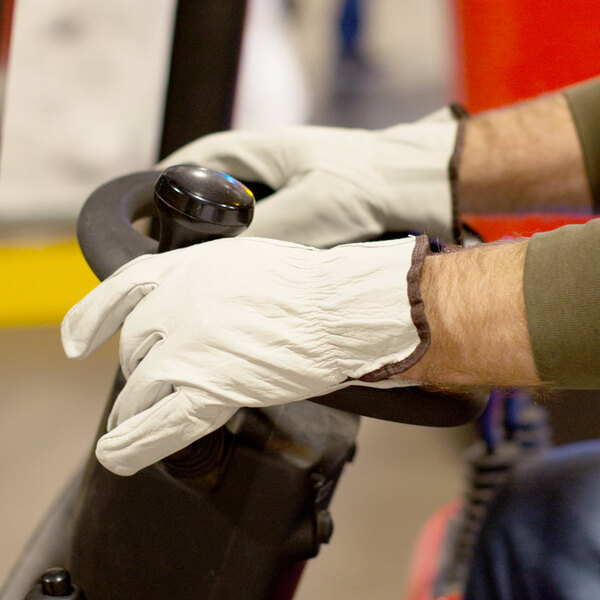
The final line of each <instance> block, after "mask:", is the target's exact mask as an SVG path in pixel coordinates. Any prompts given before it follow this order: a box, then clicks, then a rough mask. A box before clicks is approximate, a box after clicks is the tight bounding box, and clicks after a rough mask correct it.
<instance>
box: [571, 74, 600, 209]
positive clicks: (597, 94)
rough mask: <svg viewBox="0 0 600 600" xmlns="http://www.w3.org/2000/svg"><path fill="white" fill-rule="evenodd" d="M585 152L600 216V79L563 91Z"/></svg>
mask: <svg viewBox="0 0 600 600" xmlns="http://www.w3.org/2000/svg"><path fill="white" fill-rule="evenodd" d="M564 95H565V98H566V99H567V103H568V105H569V109H570V111H571V114H572V115H573V121H574V122H575V128H576V130H577V135H578V137H579V141H580V143H581V149H582V151H583V161H584V164H585V171H586V175H587V179H588V182H589V184H590V192H591V194H592V199H593V202H594V212H595V213H600V78H595V79H590V80H589V81H585V82H583V83H579V84H577V85H574V86H572V87H569V88H566V89H565V91H564Z"/></svg>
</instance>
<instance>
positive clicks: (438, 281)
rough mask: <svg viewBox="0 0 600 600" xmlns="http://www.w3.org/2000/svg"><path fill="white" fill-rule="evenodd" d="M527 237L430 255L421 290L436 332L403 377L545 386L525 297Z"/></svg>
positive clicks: (438, 382)
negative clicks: (531, 337) (539, 372)
mask: <svg viewBox="0 0 600 600" xmlns="http://www.w3.org/2000/svg"><path fill="white" fill-rule="evenodd" d="M526 248H527V244H526V242H516V243H515V242H513V243H505V244H504V243H502V244H493V245H484V246H478V247H475V248H473V249H468V250H460V251H457V252H448V253H443V254H436V255H430V256H428V257H427V258H426V260H425V263H424V267H423V270H422V272H421V284H420V288H421V294H422V296H423V301H424V304H425V314H426V317H427V321H428V323H429V327H430V331H431V344H430V347H429V349H428V351H427V352H426V353H425V355H424V356H423V358H422V359H421V360H420V361H419V362H418V363H416V364H415V365H414V366H413V367H411V368H410V369H408V370H407V371H405V372H404V373H402V374H401V375H400V376H399V377H400V378H402V379H405V380H415V381H421V382H424V383H425V384H431V385H434V386H436V387H441V388H444V387H450V388H452V387H457V386H458V387H461V386H467V387H471V386H488V385H490V386H491V385H500V386H501V385H539V383H540V382H539V378H538V376H537V372H536V370H535V365H534V362H533V357H532V355H531V349H530V345H529V337H528V332H527V323H526V319H525V309H524V300H523V263H524V259H525V252H526Z"/></svg>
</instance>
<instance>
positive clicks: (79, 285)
mask: <svg viewBox="0 0 600 600" xmlns="http://www.w3.org/2000/svg"><path fill="white" fill-rule="evenodd" d="M0 281H1V282H2V283H1V288H2V293H1V294H0V327H17V326H35V325H51V324H58V323H60V321H61V320H62V318H63V316H64V315H65V313H66V312H67V311H68V310H69V308H70V307H71V306H72V305H73V304H75V303H76V302H77V301H78V300H80V299H81V298H82V297H83V296H84V295H85V294H87V292H89V291H90V290H91V289H92V288H93V287H94V286H96V285H97V284H98V279H97V278H96V276H95V275H94V274H93V273H92V271H91V270H90V268H89V267H88V266H87V264H86V262H85V259H84V258H83V256H82V254H81V251H80V250H79V246H78V244H77V242H76V241H75V240H63V241H59V242H53V243H48V244H46V245H41V246H33V245H30V246H26V247H17V246H9V247H0Z"/></svg>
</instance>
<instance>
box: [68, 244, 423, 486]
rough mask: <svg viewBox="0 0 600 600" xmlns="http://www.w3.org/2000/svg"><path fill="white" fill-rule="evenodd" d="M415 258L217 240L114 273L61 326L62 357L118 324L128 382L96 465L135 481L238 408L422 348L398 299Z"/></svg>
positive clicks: (321, 389)
mask: <svg viewBox="0 0 600 600" xmlns="http://www.w3.org/2000/svg"><path fill="white" fill-rule="evenodd" d="M414 247H415V239H414V238H405V239H402V240H394V241H390V242H372V243H364V244H350V245H345V246H338V247H336V248H333V249H330V250H318V249H316V248H311V247H306V246H301V245H297V244H292V243H287V242H282V241H274V240H267V239H258V238H236V239H222V240H216V241H213V242H207V243H205V244H201V245H197V246H192V247H189V248H184V249H181V250H174V251H171V252H166V253H164V254H158V255H144V256H142V257H139V258H137V259H135V260H133V261H131V262H130V263H128V264H127V265H125V266H124V267H122V268H121V269H119V270H118V271H117V272H116V273H115V274H113V275H112V276H110V277H109V278H108V279H106V280H105V281H104V282H102V283H101V284H100V285H99V286H98V287H97V288H96V289H94V290H93V291H92V292H91V293H90V294H88V296H86V297H85V298H84V299H83V300H82V301H81V302H79V303H78V304H77V305H75V306H74V307H73V308H72V309H71V310H70V312H69V313H68V314H67V316H66V317H65V319H64V321H63V324H62V339H63V345H64V349H65V352H66V353H67V355H68V356H69V357H71V358H83V357H84V356H86V355H88V354H89V353H90V352H92V351H93V350H94V349H95V348H97V347H98V346H99V345H100V344H102V343H103V342H104V341H105V340H107V339H108V338H109V337H110V336H112V335H113V334H114V333H115V332H116V331H117V330H118V328H119V327H120V326H121V325H122V326H123V328H122V331H121V339H120V361H121V366H122V370H123V373H124V375H125V377H126V378H127V383H126V385H125V387H124V389H123V390H122V392H121V394H120V395H119V397H118V398H117V401H116V403H115V405H114V407H113V410H112V413H111V415H110V417H109V421H108V432H107V433H106V434H105V435H104V436H103V437H102V438H101V439H100V440H99V442H98V445H97V449H96V454H97V457H98V459H99V460H100V462H101V463H102V464H103V465H104V466H105V467H106V468H108V469H110V470H111V471H113V472H115V473H117V474H120V475H130V474H133V473H135V472H137V471H138V470H140V469H142V468H144V467H146V466H148V465H150V464H152V463H154V462H156V461H158V460H160V459H162V458H164V457H165V456H167V455H169V454H172V453H173V452H175V451H177V450H179V449H181V448H183V447H185V446H187V445H188V444H190V443H191V442H192V441H194V440H196V439H198V438H200V437H202V436H204V435H206V434H207V433H209V432H211V431H213V430H215V429H217V428H218V427H220V426H222V425H223V424H224V423H225V422H226V421H227V420H229V419H230V418H231V417H232V416H233V414H234V413H235V411H236V410H237V409H238V408H239V407H242V406H250V407H261V406H268V405H274V404H282V403H286V402H293V401H296V400H301V399H305V398H310V397H314V396H319V395H323V394H325V393H328V392H331V391H334V390H335V389H338V388H340V387H342V386H346V385H348V380H349V379H356V378H359V377H362V376H363V375H365V374H367V373H370V372H372V371H375V370H377V369H379V368H380V367H382V366H384V365H387V364H393V363H397V362H399V361H402V360H404V359H406V358H407V357H409V358H410V357H411V354H415V350H416V348H417V347H418V345H419V335H418V332H417V329H416V327H415V325H414V323H413V321H412V318H411V306H410V301H409V298H408V291H407V287H408V284H407V273H408V271H409V269H410V266H411V261H412V254H413V249H414ZM415 360H416V359H415ZM397 384H398V385H408V384H403V383H402V382H400V381H397ZM413 384H414V382H413ZM363 385H364V383H363Z"/></svg>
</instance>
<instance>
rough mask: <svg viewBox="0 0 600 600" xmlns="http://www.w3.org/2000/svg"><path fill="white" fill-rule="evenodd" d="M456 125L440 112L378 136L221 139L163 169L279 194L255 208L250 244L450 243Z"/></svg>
mask: <svg viewBox="0 0 600 600" xmlns="http://www.w3.org/2000/svg"><path fill="white" fill-rule="evenodd" d="M457 123H458V122H457V121H456V120H455V119H454V118H453V117H452V115H451V112H450V110H449V109H442V110H441V111H438V112H437V113H434V114H433V115H430V116H429V117H428V118H426V119H423V120H421V121H417V122H416V123H412V124H407V125H397V126H395V127H390V128H388V129H382V130H379V131H367V130H362V129H336V128H328V127H293V128H289V129H282V130H271V131H260V132H248V131H234V132H225V133H217V134H212V135H209V136H206V137H204V138H201V139H199V140H197V141H195V142H192V143H191V144H188V145H187V146H184V147H183V148H181V149H179V150H177V151H176V152H175V153H173V154H171V155H170V156H169V157H168V158H166V159H165V160H164V161H162V163H161V164H160V165H159V166H161V167H163V168H164V167H167V166H170V165H174V164H181V163H196V164H199V165H201V166H204V167H210V168H212V169H217V170H219V171H224V172H225V173H228V174H230V175H232V176H233V177H236V178H238V179H241V180H246V181H260V182H262V183H266V184H267V185H269V186H271V187H272V188H273V189H275V190H278V191H277V193H275V194H273V195H272V196H270V197H268V198H266V199H265V200H263V201H261V202H259V203H258V205H257V207H256V213H255V217H254V221H253V223H252V225H251V226H250V228H249V229H248V231H247V234H248V235H250V236H257V237H268V238H274V239H281V240H287V241H291V242H298V243H302V244H309V245H311V246H316V247H321V248H324V247H330V246H334V245H336V244H342V243H347V242H357V241H363V240H369V239H373V238H375V237H377V236H379V235H380V234H382V233H384V232H386V231H393V232H394V231H415V232H421V233H427V234H429V235H430V236H433V237H437V238H439V239H441V240H444V241H449V242H452V241H454V240H453V239H452V226H453V221H452V220H453V216H452V198H451V192H450V182H449V176H448V164H449V161H450V158H451V155H452V152H453V150H454V145H455V140H456V134H457V127H458V125H457Z"/></svg>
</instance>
